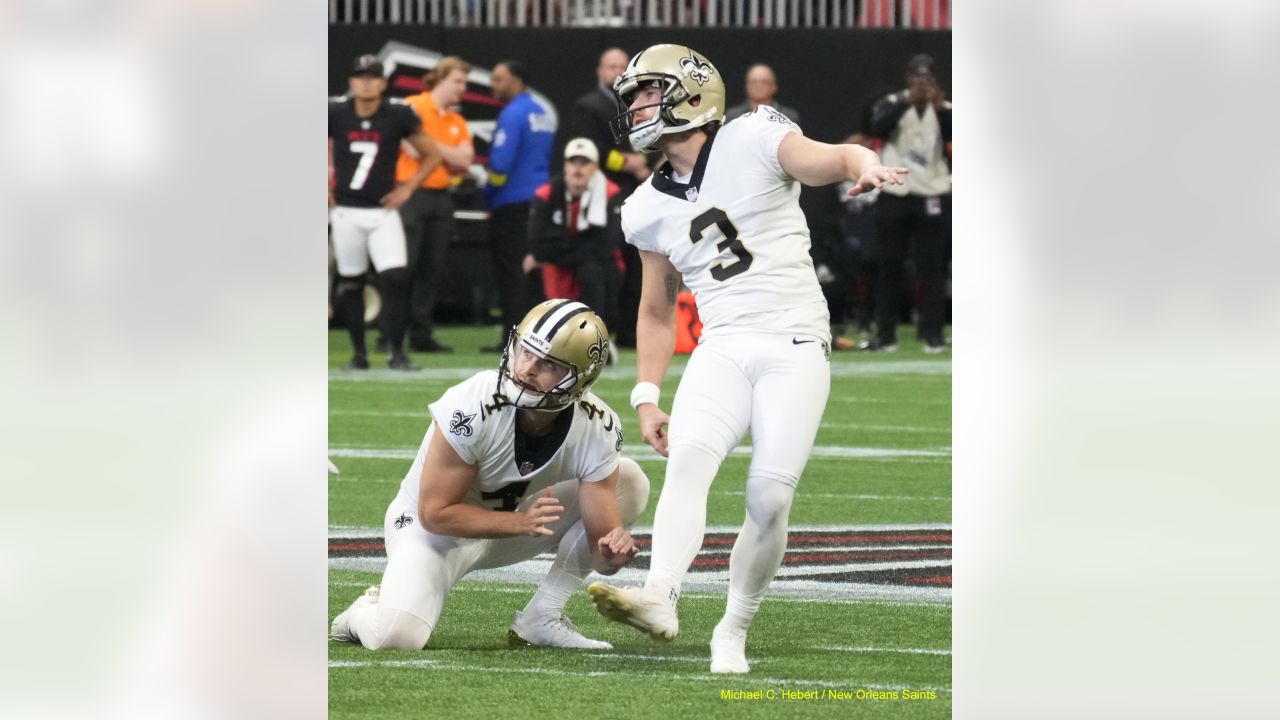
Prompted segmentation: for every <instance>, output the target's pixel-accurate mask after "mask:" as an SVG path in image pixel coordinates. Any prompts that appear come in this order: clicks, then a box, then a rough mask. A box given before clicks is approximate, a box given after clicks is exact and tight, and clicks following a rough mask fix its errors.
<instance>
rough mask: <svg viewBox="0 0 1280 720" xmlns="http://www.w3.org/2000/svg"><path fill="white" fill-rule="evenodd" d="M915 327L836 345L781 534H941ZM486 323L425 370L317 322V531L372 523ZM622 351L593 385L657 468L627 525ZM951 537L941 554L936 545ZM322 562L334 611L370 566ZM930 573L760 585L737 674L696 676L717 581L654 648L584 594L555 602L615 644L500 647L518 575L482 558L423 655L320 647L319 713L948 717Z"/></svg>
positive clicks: (941, 371) (940, 424) (739, 506)
mask: <svg viewBox="0 0 1280 720" xmlns="http://www.w3.org/2000/svg"><path fill="white" fill-rule="evenodd" d="M912 334H913V333H912V332H911V331H910V329H908V328H903V330H902V332H901V333H900V337H901V338H903V342H901V343H900V350H899V351H898V352H897V353H894V354H888V355H878V354H877V355H870V354H863V353H835V354H833V355H832V376H833V377H832V391H831V399H830V401H829V402H828V405H827V411H826V415H825V417H824V423H823V427H822V429H821V430H820V432H819V434H818V438H817V443H816V447H815V453H814V457H813V458H812V459H811V460H810V462H809V465H808V467H807V468H806V471H805V475H804V477H803V479H802V480H801V483H800V489H799V492H798V495H797V498H796V501H795V503H794V505H793V508H792V512H791V525H792V527H793V531H792V536H793V538H795V537H796V534H797V531H796V528H797V527H801V528H807V527H810V526H824V528H825V527H830V526H841V527H846V526H847V527H848V528H850V529H855V530H856V529H859V528H860V526H876V527H877V528H883V526H892V527H897V526H904V527H908V526H909V527H912V528H918V527H922V526H923V527H932V528H939V527H946V528H949V526H950V521H951V501H950V496H951V457H950V450H951V362H950V354H949V353H947V354H942V355H926V354H924V353H923V352H922V351H921V349H920V346H919V345H918V344H916V343H914V342H912V341H909V340H906V338H907V337H909V336H911V335H912ZM496 335H497V332H496V329H494V328H475V327H457V328H442V329H440V330H438V331H437V337H438V339H439V340H440V341H441V342H444V343H445V344H448V345H452V346H453V347H454V348H456V349H457V352H455V353H453V354H451V355H420V354H415V355H414V356H413V357H414V360H415V362H416V363H417V364H419V365H421V366H423V368H424V371H423V372H421V373H413V374H405V373H395V372H392V371H389V370H386V356H384V355H378V354H373V355H371V358H370V359H371V362H372V365H373V370H371V371H368V372H364V373H352V372H347V371H345V370H343V369H342V366H343V365H344V364H345V363H346V361H347V360H348V359H349V357H350V346H349V345H348V342H347V339H346V335H345V333H341V332H333V333H331V334H330V357H329V363H330V383H329V448H330V457H331V459H332V460H333V462H334V463H335V464H336V465H337V466H338V467H339V468H340V469H341V474H339V475H330V476H329V523H330V527H331V533H333V534H337V535H340V534H343V533H346V534H348V535H351V534H353V533H354V534H359V533H360V531H361V529H368V532H369V533H371V534H376V535H380V534H381V526H382V521H383V514H384V512H385V511H386V507H387V504H388V502H389V501H390V500H391V498H392V497H393V496H394V495H395V493H396V490H397V487H398V485H399V483H400V480H401V479H402V478H403V476H404V473H405V472H406V470H407V469H408V468H409V465H410V463H411V462H412V454H413V453H414V452H415V451H416V449H417V447H418V444H419V443H420V442H421V439H422V436H423V433H424V431H425V430H426V427H427V424H428V418H427V412H426V406H427V404H428V403H430V402H432V401H434V400H435V399H436V398H437V397H438V396H439V395H440V394H441V392H443V391H444V390H445V389H446V388H448V387H449V386H451V385H453V384H455V383H457V382H459V381H460V380H461V379H463V378H465V377H468V376H469V375H470V373H471V372H474V371H476V370H479V369H486V368H490V367H495V368H496V366H497V362H498V359H499V357H498V356H497V355H496V354H481V353H479V352H477V349H478V348H479V347H480V346H481V345H485V344H488V343H491V342H493V338H494V337H495V336H496ZM370 344H371V345H372V337H370ZM683 361H684V358H682V357H677V358H676V360H675V361H674V362H673V367H672V372H671V373H669V374H668V378H667V382H666V385H665V386H664V387H663V397H664V402H663V404H664V407H666V408H667V409H669V407H670V397H671V394H672V392H674V389H675V387H676V383H677V381H678V373H679V370H680V368H681V366H682V365H683ZM633 363H634V353H629V352H627V351H623V356H622V363H621V364H620V366H619V367H617V368H610V369H608V370H606V373H605V375H604V376H603V377H602V378H601V380H600V381H599V382H597V383H596V385H595V387H594V391H595V392H596V394H598V395H599V396H600V397H601V398H602V399H604V400H605V402H607V403H609V404H610V405H611V406H612V407H614V408H615V410H617V411H618V415H619V416H621V417H622V419H623V423H624V429H625V432H626V437H627V447H626V448H624V453H625V454H629V455H631V456H632V457H636V458H637V459H639V460H640V462H641V465H642V467H644V469H645V472H646V473H647V474H648V475H649V478H650V480H651V481H652V482H653V493H652V495H651V497H650V502H649V509H648V510H647V511H646V512H645V514H644V515H643V516H641V518H640V520H639V523H638V526H645V527H647V526H650V525H651V524H652V520H653V508H654V506H655V504H656V501H657V497H658V492H659V490H660V488H661V484H662V480H663V470H664V467H665V462H664V461H662V460H660V459H657V456H656V455H655V454H654V453H653V452H652V451H648V450H647V448H646V446H644V445H642V444H637V443H639V440H638V437H639V433H638V431H637V428H636V424H635V421H634V414H633V413H632V411H631V410H630V409H629V407H628V405H627V396H628V394H629V392H630V390H631V387H632V385H633V383H634V370H633ZM468 371H469V372H468ZM785 411H786V409H785V408H779V412H785ZM744 444H748V445H749V444H750V438H749V437H748V438H747V440H746V441H744ZM748 460H749V458H748V456H747V455H745V454H744V455H734V456H732V457H730V458H729V459H728V460H727V461H726V462H725V464H724V465H723V467H722V470H721V475H720V476H719V477H718V478H717V480H716V484H715V486H713V488H712V490H711V496H710V500H709V504H708V514H707V523H708V526H719V527H721V528H724V529H729V531H731V528H733V527H734V526H738V525H740V524H741V522H742V516H743V502H744V499H743V495H742V491H743V487H744V484H745V479H746V469H747V463H748ZM947 535H948V538H949V531H948V532H947ZM947 544H948V556H949V539H948V541H947ZM793 545H794V540H793ZM331 565H332V569H331V571H330V579H329V618H330V619H332V617H333V616H334V615H336V614H337V613H339V612H341V611H342V610H343V609H344V608H345V607H346V606H347V605H348V604H349V603H350V602H351V600H352V599H354V598H355V597H356V596H357V595H358V594H360V592H362V591H363V590H364V588H365V587H367V586H368V585H371V584H376V583H377V582H378V578H379V575H378V573H376V572H362V571H359V570H356V569H350V568H351V566H350V565H344V564H343V563H341V562H338V561H337V560H334V561H332V562H331ZM946 572H947V583H948V585H947V587H946V588H939V589H935V590H932V592H933V593H934V594H933V595H931V596H929V598H928V599H920V598H915V597H909V598H907V599H904V600H884V599H876V600H866V599H859V598H860V597H862V596H861V595H860V594H859V592H858V591H854V592H853V593H852V594H850V592H849V591H848V590H847V589H845V590H844V591H842V592H834V591H833V592H830V593H828V592H825V591H824V590H823V589H822V588H821V587H819V588H818V589H816V590H804V589H802V590H797V591H788V592H786V593H785V594H781V595H778V596H775V597H770V598H769V599H766V601H765V604H764V606H763V608H762V609H761V611H760V614H759V615H758V616H757V618H756V621H755V624H754V625H753V626H752V632H751V637H750V639H749V641H748V645H747V656H748V659H749V660H750V661H751V663H752V667H753V670H752V674H750V675H747V676H737V677H725V676H712V675H710V674H709V673H708V652H707V645H706V643H707V640H708V639H709V637H710V633H711V628H712V627H713V626H714V625H715V623H716V621H717V620H718V619H719V617H720V614H721V613H722V611H723V607H724V596H723V583H720V585H717V584H716V583H715V582H714V581H711V582H709V583H708V582H704V583H701V584H700V585H698V588H699V589H698V591H690V592H686V594H685V595H684V596H682V598H681V601H680V612H681V634H680V636H679V637H678V638H677V639H676V640H675V641H674V642H672V643H670V644H667V645H658V644H655V643H652V642H650V641H649V640H647V639H646V638H644V637H642V636H641V635H640V634H639V633H637V632H635V631H634V630H632V629H630V628H627V627H625V626H620V625H614V624H611V623H608V622H606V621H605V620H604V619H603V618H601V617H599V616H598V615H596V614H595V612H594V610H593V609H592V608H591V606H590V603H589V602H588V600H587V598H586V595H585V593H582V594H580V595H579V596H576V597H575V598H574V599H573V600H572V601H571V602H570V604H569V607H568V609H567V614H568V615H569V616H570V617H572V618H573V619H574V621H575V623H576V624H577V625H578V627H579V629H581V630H582V631H583V632H584V633H585V634H586V635H588V636H590V637H595V638H598V639H601V640H607V641H609V642H610V643H612V644H613V645H614V647H615V650H614V651H612V652H604V653H583V652H581V651H568V650H551V649H546V650H542V649H536V650H535V649H528V648H526V649H519V650H516V649H509V648H508V647H507V646H506V640H505V636H506V628H507V625H508V624H509V623H510V621H511V615H512V613H513V612H515V611H516V610H519V609H520V608H522V607H523V606H524V603H525V602H526V601H527V600H528V597H529V596H530V595H531V594H532V592H533V587H534V586H533V585H532V584H520V583H518V582H512V581H510V580H507V581H503V579H501V576H500V573H501V571H491V572H490V574H489V575H488V576H487V577H486V579H484V580H464V581H462V583H460V585H459V587H458V588H456V589H455V591H454V593H453V594H452V595H451V596H450V599H449V602H448V604H447V605H446V607H445V611H444V615H443V617H442V618H441V620H440V623H439V626H438V628H437V629H436V632H435V634H434V635H433V636H432V638H431V642H430V644H429V646H428V648H427V649H426V650H425V651H422V652H379V653H373V652H370V651H367V650H364V649H363V648H360V647H357V646H350V645H346V644H340V643H332V642H331V643H330V652H329V657H330V663H329V666H330V667H329V709H330V716H331V717H335V718H345V717H370V718H374V717H393V716H409V717H432V718H437V717H438V718H457V717H486V718H488V717H517V716H518V717H536V716H542V717H561V716H567V715H570V714H587V715H591V716H602V717H609V718H639V717H670V716H671V714H672V712H673V711H685V710H691V711H694V712H696V713H697V715H696V717H698V718H704V717H713V718H720V717H723V718H736V717H749V716H753V715H761V714H766V713H767V714H770V715H776V714H778V713H784V714H786V715H788V716H792V717H807V716H832V715H840V716H852V717H864V716H868V717H870V716H874V717H921V718H933V717H949V716H950V714H951V692H950V688H951V655H950V647H951V606H950V602H949V580H950V576H949V573H950V571H949V569H948V570H947V571H946ZM493 573H499V575H497V576H495V575H493ZM833 587H835V586H833ZM729 691H747V692H754V691H760V692H761V694H762V697H761V698H760V699H750V698H748V699H730V698H726V697H722V695H723V694H724V693H725V692H729ZM806 693H808V694H807V695H806ZM828 693H849V694H850V696H849V697H848V698H844V697H843V696H841V695H829V694H828ZM870 693H879V695H876V696H871V695H870ZM887 693H896V695H897V698H896V699H895V698H893V697H892V696H891V695H890V696H888V697H886V694H887ZM929 694H932V695H933V699H929ZM815 695H816V696H817V697H815ZM859 695H861V697H859Z"/></svg>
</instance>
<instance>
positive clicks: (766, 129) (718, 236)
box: [622, 105, 831, 340]
mask: <svg viewBox="0 0 1280 720" xmlns="http://www.w3.org/2000/svg"><path fill="white" fill-rule="evenodd" d="M792 132H800V128H799V127H797V126H796V125H795V124H794V123H792V122H791V121H790V120H789V119H787V117H786V116H785V115H783V114H782V113H780V112H778V111H777V110H774V109H773V108H771V107H768V106H765V105H762V106H760V107H758V108H757V109H756V110H755V111H754V112H751V113H748V114H746V115H743V116H741V117H739V118H736V119H734V120H733V122H731V123H729V124H727V125H724V126H723V127H721V128H720V129H719V130H718V131H717V132H716V133H715V134H714V135H712V136H710V137H708V138H707V142H706V144H705V145H703V147H702V152H701V153H700V154H699V156H698V161H697V164H696V165H695V167H694V170H693V174H692V175H691V176H690V178H689V183H688V184H687V185H686V184H683V183H679V182H676V181H675V180H673V179H672V177H671V165H670V164H669V163H668V164H666V165H664V166H663V167H661V168H659V169H658V171H657V172H655V173H654V174H653V175H652V176H650V178H649V180H648V182H646V183H644V184H643V185H641V186H640V187H639V188H638V189H637V190H636V191H635V193H634V194H632V195H631V197H630V198H628V199H627V201H626V203H625V204H624V205H623V207H622V229H623V232H624V233H625V234H626V239H627V242H629V243H631V244H632V245H634V246H635V247H636V248H638V249H640V250H645V251H648V252H654V253H659V254H661V255H665V256H666V257H667V258H668V259H669V260H670V261H671V264H672V265H674V266H675V268H676V269H677V270H679V271H680V274H681V275H682V276H683V278H684V284H685V285H687V286H688V287H689V289H690V290H691V291H693V295H694V298H695V299H696V300H697V302H698V314H699V316H700V317H701V319H702V323H703V336H704V337H711V336H714V335H717V334H721V333H727V332H734V331H743V330H746V331H763V332H772V333H804V334H811V335H815V336H818V337H820V338H824V339H827V340H830V330H831V328H830V315H829V314H828V312H827V303H826V300H825V299H824V297H823V295H822V288H821V287H819V285H818V278H817V275H816V274H815V273H814V269H813V260H812V258H810V256H809V245H810V243H809V226H808V224H807V223H806V222H805V218H804V213H802V212H801V211H800V202H799V197H800V183H799V181H797V180H796V179H795V178H792V177H791V176H789V175H787V174H786V172H785V171H784V170H783V169H782V165H781V164H780V163H779V162H778V145H779V144H780V143H781V142H782V139H783V138H784V137H786V135H787V134H788V133H792Z"/></svg>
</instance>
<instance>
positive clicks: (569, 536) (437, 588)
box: [351, 458, 649, 650]
mask: <svg viewBox="0 0 1280 720" xmlns="http://www.w3.org/2000/svg"><path fill="white" fill-rule="evenodd" d="M617 487H618V510H619V511H620V512H621V514H622V523H623V526H624V527H626V528H628V529H630V528H631V525H632V523H634V522H635V521H636V518H637V517H639V516H640V513H642V512H644V508H645V505H646V504H647V503H648V500H649V478H648V477H646V476H645V474H644V471H643V470H641V469H640V466H639V465H638V464H636V462H635V461H634V460H631V459H629V458H622V460H621V461H619V463H618V486H617ZM552 493H553V494H554V495H555V497H556V499H558V500H560V504H561V505H563V506H564V510H565V511H564V513H563V514H562V515H561V516H560V522H558V523H556V524H555V525H554V526H551V527H552V528H553V529H554V530H556V534H555V535H554V536H538V537H516V538H502V539H493V540H479V539H470V538H456V537H450V536H447V535H433V534H432V533H429V532H427V531H426V530H425V529H423V527H422V526H421V525H420V524H419V523H418V522H417V521H416V518H417V516H418V508H416V507H410V506H409V504H408V503H403V502H401V501H400V499H399V498H397V499H396V501H394V502H392V503H391V506H390V507H389V508H387V514H386V519H385V524H384V526H383V528H384V532H385V533H386V546H387V568H386V570H385V571H383V575H382V586H381V588H380V593H379V599H378V602H377V603H374V604H369V605H365V606H363V607H360V608H356V610H355V611H354V612H353V613H352V618H351V630H352V632H353V634H354V635H355V636H356V637H358V638H359V639H360V642H361V644H362V645H364V646H365V647H367V648H369V649H371V650H380V649H397V650H421V649H422V648H423V647H425V646H426V644H427V640H429V639H430V638H431V633H432V631H434V630H435V627H436V622H437V621H438V620H439V619H440V613H441V612H442V611H443V610H444V601H445V597H446V596H448V594H449V590H451V589H452V588H453V585H454V583H456V582H457V581H458V580H459V579H460V578H462V577H463V576H464V575H466V574H467V573H469V572H471V571H472V570H479V569H485V568H496V567H505V566H507V565H513V564H515V563H518V562H522V561H524V560H528V559H530V558H533V557H535V556H536V555H539V554H541V553H544V552H548V551H550V550H551V549H552V548H558V550H557V554H556V559H555V562H554V563H552V565H551V570H550V571H549V572H548V573H547V578H546V579H545V580H544V581H543V588H541V589H540V590H539V593H538V596H537V597H538V598H539V599H540V598H541V597H545V596H547V595H550V596H552V597H554V598H556V599H555V600H553V601H552V602H551V605H554V604H555V603H558V604H559V606H558V607H553V606H551V605H548V604H546V603H545V602H544V604H543V606H542V608H543V609H544V610H547V611H550V612H553V613H554V612H558V611H559V610H561V609H563V607H564V603H565V601H567V600H568V598H569V596H570V595H571V594H572V593H573V592H574V591H576V590H577V589H578V588H580V587H581V586H582V583H583V580H584V579H585V578H586V577H587V575H588V574H589V573H590V572H591V549H590V547H588V545H587V533H586V529H585V528H584V527H583V524H582V515H581V509H580V508H579V506H578V481H577V480H564V481H562V482H559V483H556V484H555V485H553V486H552ZM541 496H542V493H531V494H530V495H528V496H526V497H525V498H524V500H523V501H522V502H521V503H520V505H519V506H518V508H517V511H518V512H523V511H525V510H528V509H529V506H530V505H532V504H533V502H534V501H535V500H537V499H538V497H541ZM402 514H405V515H408V516H409V517H411V518H414V519H415V521H414V522H410V523H403V524H402V526H401V527H399V528H397V527H396V524H395V523H396V520H397V519H399V518H400V516H401V515H402ZM548 586H554V587H548ZM544 590H545V591H547V592H544ZM531 604H532V603H531Z"/></svg>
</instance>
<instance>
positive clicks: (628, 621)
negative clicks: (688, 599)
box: [587, 582, 680, 641]
mask: <svg viewBox="0 0 1280 720" xmlns="http://www.w3.org/2000/svg"><path fill="white" fill-rule="evenodd" d="M587 594H588V595H590V596H591V599H592V601H594V602H595V604H596V610H598V611H599V612H600V614H601V615H603V616H605V617H606V618H608V619H610V620H612V621H614V622H620V623H623V624H624V625H630V626H631V627H633V628H635V629H637V630H639V631H640V632H642V633H647V634H648V635H649V637H651V638H653V639H654V640H664V641H665V640H674V639H675V637H676V634H677V633H679V632H680V620H679V618H677V617H676V606H675V604H674V603H672V602H671V601H670V600H669V599H667V598H664V597H661V596H659V595H658V594H657V593H654V592H649V591H647V590H645V589H644V588H620V587H614V586H613V585H607V584H605V583H601V582H594V583H591V584H590V585H588V586H587Z"/></svg>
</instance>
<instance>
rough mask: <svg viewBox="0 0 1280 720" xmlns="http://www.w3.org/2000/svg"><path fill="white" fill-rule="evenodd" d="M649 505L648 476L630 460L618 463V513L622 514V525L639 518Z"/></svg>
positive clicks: (638, 465) (624, 459) (622, 460)
mask: <svg viewBox="0 0 1280 720" xmlns="http://www.w3.org/2000/svg"><path fill="white" fill-rule="evenodd" d="M648 505H649V476H648V475H645V474H644V470H642V469H641V468H640V463H637V462H636V461H635V460H632V459H631V458H625V457H624V458H622V459H621V460H619V461H618V511H619V512H620V513H621V514H622V524H623V525H625V526H627V527H631V524H632V523H634V522H635V521H636V518H638V517H640V514H641V513H643V512H644V509H645V508H646V507H648Z"/></svg>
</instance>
